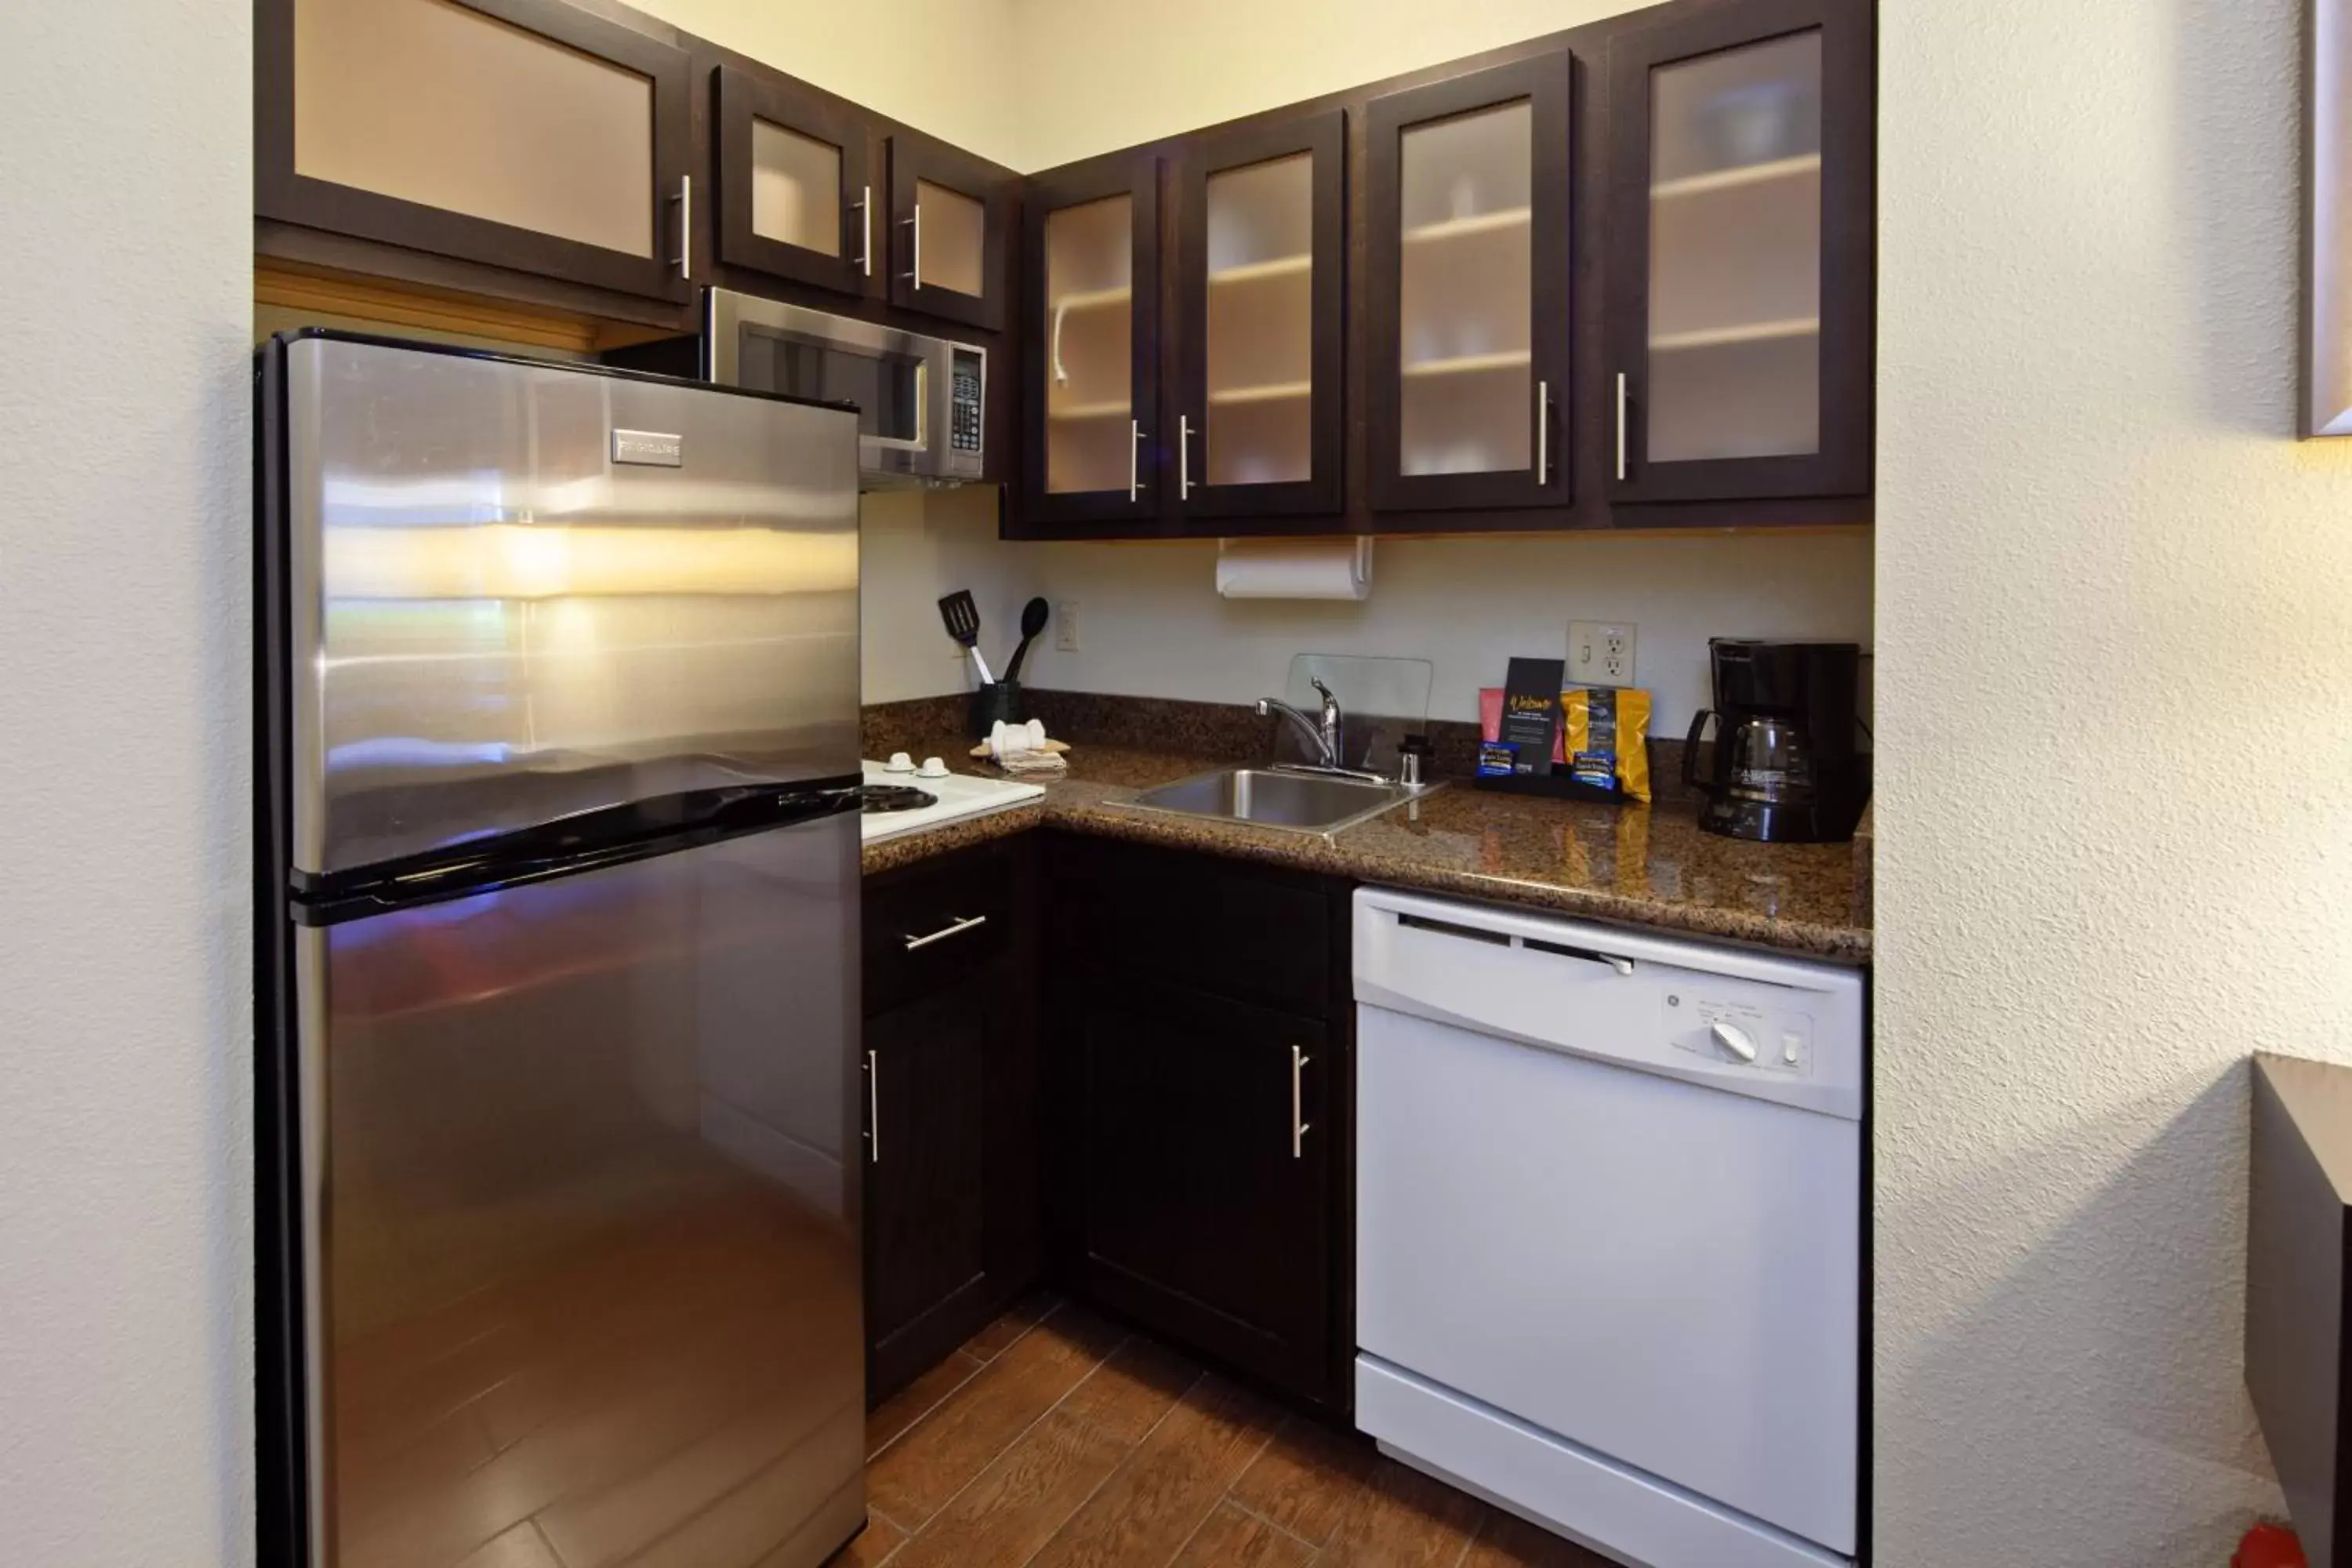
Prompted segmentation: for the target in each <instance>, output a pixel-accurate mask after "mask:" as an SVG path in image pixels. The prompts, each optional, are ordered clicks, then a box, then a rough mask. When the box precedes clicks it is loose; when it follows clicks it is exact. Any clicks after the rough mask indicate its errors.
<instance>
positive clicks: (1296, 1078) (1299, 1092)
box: [1290, 1046, 1315, 1160]
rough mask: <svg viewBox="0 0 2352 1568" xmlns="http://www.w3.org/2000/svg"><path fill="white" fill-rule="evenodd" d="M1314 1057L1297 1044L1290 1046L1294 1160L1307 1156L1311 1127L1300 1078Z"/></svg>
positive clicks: (1291, 1129) (1292, 1154)
mask: <svg viewBox="0 0 2352 1568" xmlns="http://www.w3.org/2000/svg"><path fill="white" fill-rule="evenodd" d="M1314 1059H1315V1058H1313V1057H1310V1056H1308V1055H1307V1053H1306V1052H1305V1051H1302V1050H1300V1049H1299V1048H1298V1047H1297V1046H1293V1047H1290V1157H1291V1158H1292V1159H1294V1160H1299V1159H1304V1158H1305V1157H1306V1144H1307V1132H1308V1131H1309V1128H1308V1126H1307V1104H1306V1094H1305V1090H1304V1088H1303V1086H1302V1085H1301V1083H1300V1079H1302V1078H1303V1077H1304V1076H1305V1074H1306V1072H1307V1063H1308V1062H1311V1061H1313V1060H1314Z"/></svg>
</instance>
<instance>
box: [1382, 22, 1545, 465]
mask: <svg viewBox="0 0 2352 1568" xmlns="http://www.w3.org/2000/svg"><path fill="white" fill-rule="evenodd" d="M1572 83H1573V75H1572V66H1571V61H1570V57H1568V56H1567V55H1566V54H1557V55H1549V56H1539V57H1537V58H1533V59H1528V60H1524V61H1520V62H1517V63H1516V64H1512V65H1508V66H1500V67H1496V68H1493V69H1491V70H1485V71H1478V72H1475V73H1473V74H1471V75H1469V76H1465V77H1457V78H1455V79H1453V80H1451V81H1444V82H1439V83H1437V84H1436V85H1434V86H1433V87H1425V88H1416V89H1411V90H1409V91H1405V92H1399V93H1391V94H1390V95H1388V96H1387V97H1384V98H1378V99H1375V100H1372V105H1371V113H1370V121H1371V130H1370V136H1371V147H1370V204H1371V211H1370V218H1369V224H1370V244H1369V247H1368V248H1367V252H1366V261H1367V266H1368V268H1369V274H1370V276H1369V280H1368V287H1367V289H1366V295H1365V299H1366V309H1367V310H1369V311H1370V316H1371V320H1370V324H1369V325H1370V330H1369V331H1368V334H1367V338H1368V342H1369V351H1368V352H1369V353H1370V365H1369V367H1368V374H1367V377H1366V380H1367V384H1368V385H1369V386H1370V391H1371V407H1370V443H1371V450H1370V466H1371V488H1372V504H1373V505H1374V506H1375V507H1378V508H1381V509H1382V510H1416V509H1424V508H1427V509H1444V508H1456V507H1481V508H1483V507H1513V506H1545V505H1550V506H1557V505H1563V504H1565V503H1566V502H1567V501H1568V500H1570V496H1571V494H1572V490H1571V487H1570V475H1569V472H1568V445H1567V442H1566V441H1565V440H1564V439H1563V437H1564V433H1565V431H1566V430H1567V428H1568V391H1569V366H1570V281H1571V280H1570V248H1569V243H1570V210H1571V203H1570V181H1571V179H1572V177H1573V175H1572V167H1573V164H1572V160H1571V155H1570V154H1571V148H1570V135H1571V132H1570V103H1571V97H1572Z"/></svg>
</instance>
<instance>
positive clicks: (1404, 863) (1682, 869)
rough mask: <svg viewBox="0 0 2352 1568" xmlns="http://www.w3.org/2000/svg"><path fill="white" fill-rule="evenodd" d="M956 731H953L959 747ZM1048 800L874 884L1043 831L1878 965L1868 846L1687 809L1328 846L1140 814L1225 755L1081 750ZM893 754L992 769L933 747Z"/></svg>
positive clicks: (946, 830) (1419, 831) (870, 857)
mask: <svg viewBox="0 0 2352 1568" xmlns="http://www.w3.org/2000/svg"><path fill="white" fill-rule="evenodd" d="M952 733H953V731H950V736H951V735H952ZM1074 744H1076V745H1077V749H1076V751H1074V752H1071V754H1070V774H1069V776H1068V777H1067V778H1066V779H1062V780H1053V781H1046V780H1038V781H1034V782H1039V783H1043V784H1045V799H1044V800H1043V801H1040V802H1037V803H1035V804H1034V805H1024V806H1018V807H1015V808H1013V810H1011V811H1008V812H1003V813H1000V814H998V815H997V816H988V817H981V818H977V819H973V820H967V821H964V822H960V823H951V824H950V825H948V826H944V827H940V828H935V829H932V830H931V831H929V832H926V833H917V834H909V835H908V836H907V837H903V838H895V839H889V840H886V841H884V842H882V843H879V844H875V845H870V846H868V847H867V848H866V856H865V867H866V871H867V873H868V874H872V873H874V872H877V871H884V870H889V869H893V868H897V867H899V866H905V865H910V864H913V863H915V862H916V861H919V860H922V859H925V858H929V857H930V856H933V855H940V854H945V853H947V852H949V851H950V850H953V849H959V848H961V847H965V846H967V845H971V844H976V843H980V842H982V841H984V840H986V839H989V838H993V837H1003V835H1005V834H1010V833H1019V832H1023V831H1025V830H1026V829H1028V828H1031V827H1034V826H1039V825H1040V824H1044V825H1048V826H1054V827H1058V828H1063V829H1066V830H1068V831H1072V832H1078V833H1092V834H1098V835H1102V836H1104V837H1114V838H1125V839H1129V840H1133V841H1136V842H1139V843H1150V844H1165V845H1171V846H1174V847H1184V848H1192V849H1199V850H1202V851H1204V852H1207V853H1211V854H1219V855H1230V856H1234V857H1235V858H1240V859H1246V860H1256V861H1261V862H1264V863H1266V864H1269V865H1277V866H1289V867H1294V868H1301V869H1305V870H1310V871H1321V872H1326V873H1328V874H1331V875H1335V876H1342V877H1349V878H1353V879H1356V880H1358V881H1364V882H1380V883H1384V884H1387V885H1390V886H1393V887H1402V888H1412V889H1420V890H1423V891H1426V892H1432V893H1439V894H1448V895H1452V896H1454V897H1460V898H1470V899H1485V900H1494V901H1497V902H1504V903H1511V904H1517V905H1522V906H1528V907H1531V908H1535V909H1540V910H1552V911H1555V912H1558V913H1561V914H1570V915H1577V916H1581V917H1583V918H1586V919H1595V920H1607V921H1622V922H1625V923H1628V924H1633V925H1641V926H1647V927H1652V928H1654V929H1659V930H1665V931H1681V932H1686V933H1689V934H1692V935H1696V936H1706V937H1715V938H1720V939H1723V940H1726V941H1731V942H1753V943H1757V944H1759V945H1764V946H1769V947H1773V948H1778V949H1780V950H1782V951H1784V952H1797V953H1802V954H1806V955H1809V956H1812V957H1817V958H1827V959H1833V960H1837V961H1839V962H1842V963H1867V962H1868V961H1869V958H1870V909H1869V903H1868V880H1867V878H1866V876H1864V875H1862V874H1860V873H1859V872H1858V868H1857V862H1858V860H1859V859H1860V858H1862V857H1864V856H1865V855H1866V853H1867V847H1866V845H1848V844H1820V845H1810V844H1747V843H1741V842H1739V841H1737V840H1734V839H1728V838H1719V837H1716V836H1715V835H1713V834H1708V833H1702V832H1700V831H1699V828H1698V822H1697V819H1696V816H1695V815H1694V814H1693V812H1692V811H1691V810H1690V808H1689V807H1688V806H1686V805H1675V804H1662V805H1658V806H1656V807H1654V808H1643V807H1621V806H1609V805H1580V804H1572V803H1568V802H1560V801H1549V800H1534V799H1528V798H1527V797H1524V796H1519V795H1489V794H1486V793H1485V792H1483V791H1479V790H1476V789H1473V788H1472V787H1470V786H1469V785H1468V784H1448V785H1447V786H1446V787H1445V788H1444V789H1442V790H1440V791H1438V792H1437V793H1435V794H1433V795H1428V796H1426V797H1424V798H1423V799H1422V800H1420V801H1418V802H1415V803H1412V804H1410V805H1400V806H1398V807H1396V808H1395V809H1394V810H1392V811H1390V812H1388V813H1386V814H1384V815H1382V816H1377V817H1374V818H1373V819H1372V820H1370V822H1365V823H1360V824H1358V825H1357V826H1353V827H1349V828H1347V829H1344V830H1343V831H1341V832H1340V833H1339V834H1337V835H1336V836H1334V837H1329V838H1325V837H1318V836H1315V835H1309V834H1303V833H1289V832H1284V831H1282V830H1279V829H1276V828H1266V827H1253V826H1247V825H1244V824H1241V823H1228V822H1220V821H1214V820H1210V819H1205V818H1201V817H1192V816H1175V815H1172V814H1169V813H1162V812H1150V811H1139V810H1135V809H1132V808H1129V807H1127V806H1125V805H1123V804H1122V803H1124V802H1126V801H1129V800H1131V799H1132V798H1133V797H1134V795H1135V794H1136V793H1137V792H1138V791H1139V790H1143V789H1149V788H1150V787H1151V786H1153V785H1155V784H1166V783H1168V782H1170V781H1171V780H1173V779H1179V778H1182V777H1185V776H1186V775H1188V774H1191V773H1202V772H1205V771H1207V770H1209V769H1211V768H1214V767H1218V766H1223V765H1227V764H1230V763H1232V762H1233V761H1234V757H1233V755H1232V754H1231V753H1230V752H1225V753H1223V754H1204V753H1203V752H1197V751H1150V750H1144V749H1140V748H1137V747H1133V746H1118V745H1104V744H1085V743H1079V742H1074ZM896 749H898V750H904V751H910V752H923V751H929V752H938V753H940V754H942V755H946V756H948V758H949V762H950V766H955V767H959V768H961V769H963V770H965V771H969V772H971V773H979V774H982V775H985V776H996V774H995V770H994V769H993V768H992V767H989V766H988V765H986V764H984V763H974V762H972V760H971V758H970V757H968V756H962V757H959V755H958V752H962V751H968V750H969V747H968V745H966V746H959V745H958V744H957V742H954V741H953V740H952V739H949V738H941V737H939V736H933V737H931V738H929V740H928V741H921V742H919V743H917V744H908V745H901V746H899V747H898V748H896Z"/></svg>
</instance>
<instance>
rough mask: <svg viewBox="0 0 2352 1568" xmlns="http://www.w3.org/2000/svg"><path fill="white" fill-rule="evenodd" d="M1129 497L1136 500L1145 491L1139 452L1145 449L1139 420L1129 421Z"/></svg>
mask: <svg viewBox="0 0 2352 1568" xmlns="http://www.w3.org/2000/svg"><path fill="white" fill-rule="evenodd" d="M1127 437H1128V439H1127V499H1128V500H1130V501H1132V500H1136V499H1137V498H1138V497H1139V496H1140V495H1142V493H1143V473H1142V469H1141V467H1140V463H1139V458H1138V456H1137V454H1138V453H1139V452H1140V451H1141V450H1142V449H1143V426H1142V424H1141V423H1140V422H1139V421H1137V420H1133V419H1130V420H1129V421H1128V422H1127Z"/></svg>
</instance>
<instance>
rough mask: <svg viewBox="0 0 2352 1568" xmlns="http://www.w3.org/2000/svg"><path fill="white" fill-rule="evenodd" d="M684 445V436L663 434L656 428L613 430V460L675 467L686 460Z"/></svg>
mask: <svg viewBox="0 0 2352 1568" xmlns="http://www.w3.org/2000/svg"><path fill="white" fill-rule="evenodd" d="M685 446H686V441H685V439H684V437H677V436H665V435H663V434H662V433H661V432H659V431H658V430H615V431H614V432H613V461H614V462H616V463H643V464H645V465H646V466H647V467H649V468H677V466H678V465H679V464H681V463H683V462H684V461H685V460H686V458H685V456H684V450H683V449H684V447H685Z"/></svg>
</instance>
